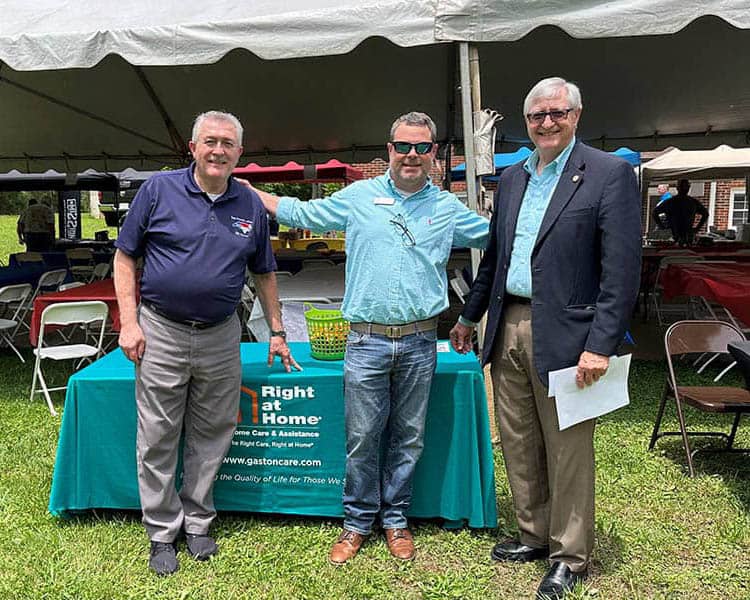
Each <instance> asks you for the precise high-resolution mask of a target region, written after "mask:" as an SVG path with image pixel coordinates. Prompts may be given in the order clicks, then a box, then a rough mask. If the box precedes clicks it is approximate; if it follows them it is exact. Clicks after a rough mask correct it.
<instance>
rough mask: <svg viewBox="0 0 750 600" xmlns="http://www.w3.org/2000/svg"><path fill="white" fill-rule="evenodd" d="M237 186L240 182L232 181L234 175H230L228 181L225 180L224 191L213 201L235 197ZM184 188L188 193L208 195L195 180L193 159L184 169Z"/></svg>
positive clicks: (222, 200) (238, 190) (237, 193)
mask: <svg viewBox="0 0 750 600" xmlns="http://www.w3.org/2000/svg"><path fill="white" fill-rule="evenodd" d="M239 186H240V184H239V183H237V182H236V181H234V177H230V178H229V181H228V182H227V189H226V191H225V192H224V193H223V194H222V195H221V196H219V197H218V198H217V199H216V200H215V201H214V202H224V201H225V200H231V199H233V198H236V197H237V196H239V192H240V189H239ZM185 189H186V190H187V191H188V193H190V194H198V195H200V196H203V197H204V198H208V195H206V194H205V193H204V192H203V190H202V189H201V188H200V186H199V185H198V182H196V181H195V161H193V162H191V163H190V166H188V168H187V169H185Z"/></svg>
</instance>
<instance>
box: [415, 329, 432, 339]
mask: <svg viewBox="0 0 750 600" xmlns="http://www.w3.org/2000/svg"><path fill="white" fill-rule="evenodd" d="M416 335H417V337H419V338H421V339H423V340H425V341H426V342H436V341H437V329H431V330H430V331H418V332H417V333H416Z"/></svg>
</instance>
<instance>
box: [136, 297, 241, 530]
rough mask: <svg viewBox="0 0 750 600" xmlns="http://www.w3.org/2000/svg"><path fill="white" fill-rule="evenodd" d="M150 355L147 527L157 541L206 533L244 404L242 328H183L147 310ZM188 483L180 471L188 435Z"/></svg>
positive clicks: (145, 422)
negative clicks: (216, 486) (218, 477)
mask: <svg viewBox="0 0 750 600" xmlns="http://www.w3.org/2000/svg"><path fill="white" fill-rule="evenodd" d="M139 323H140V325H141V328H142V329H143V333H144V335H145V336H146V352H145V353H144V355H143V359H142V360H141V363H140V365H138V367H136V382H135V396H136V406H137V409H138V429H137V434H136V449H137V459H138V491H139V492H140V498H141V509H142V510H143V524H144V526H145V527H146V533H147V534H148V537H149V539H150V540H152V541H154V542H173V541H174V540H175V539H176V538H177V536H178V535H179V534H180V530H184V531H185V533H193V534H205V533H207V532H208V528H209V526H210V525H211V522H212V521H213V519H214V517H215V516H216V509H215V508H214V500H213V488H214V480H215V478H216V475H217V473H218V472H219V468H220V467H221V463H222V461H223V460H224V456H225V455H226V453H227V450H229V446H230V444H231V442H232V436H233V434H234V429H235V426H236V425H237V411H238V410H239V403H240V382H241V378H242V368H241V365H240V323H239V319H238V318H237V316H236V315H234V316H232V318H230V319H228V320H227V321H226V322H225V323H222V324H220V325H217V326H216V327H212V328H210V329H202V330H197V329H196V330H194V329H192V328H191V327H189V326H185V325H179V324H177V323H174V322H172V321H169V320H168V319H165V318H164V317H161V316H159V315H157V314H156V313H153V312H151V311H150V310H148V308H147V307H144V306H141V307H140V315H139ZM183 430H184V447H183V450H182V486H181V488H180V490H179V492H178V491H177V488H176V481H177V476H176V469H177V460H178V452H179V442H180V435H181V433H182V432H183Z"/></svg>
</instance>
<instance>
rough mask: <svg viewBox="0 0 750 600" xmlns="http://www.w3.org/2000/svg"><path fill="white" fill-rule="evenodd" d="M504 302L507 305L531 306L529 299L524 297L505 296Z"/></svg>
mask: <svg viewBox="0 0 750 600" xmlns="http://www.w3.org/2000/svg"><path fill="white" fill-rule="evenodd" d="M504 301H505V302H506V303H507V304H531V298H526V297H524V296H514V295H513V294H505V299H504Z"/></svg>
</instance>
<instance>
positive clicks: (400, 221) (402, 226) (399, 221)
mask: <svg viewBox="0 0 750 600" xmlns="http://www.w3.org/2000/svg"><path fill="white" fill-rule="evenodd" d="M388 222H389V223H390V224H391V225H393V226H394V227H395V228H396V229H398V231H399V233H400V234H401V243H402V244H403V245H404V246H407V247H410V246H415V245H416V243H417V240H415V239H414V234H413V233H412V232H411V231H409V228H408V227H407V226H406V219H404V215H402V214H401V213H398V214H397V215H396V216H395V217H393V218H392V219H391V220H390V221H388Z"/></svg>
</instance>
